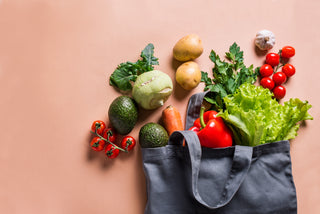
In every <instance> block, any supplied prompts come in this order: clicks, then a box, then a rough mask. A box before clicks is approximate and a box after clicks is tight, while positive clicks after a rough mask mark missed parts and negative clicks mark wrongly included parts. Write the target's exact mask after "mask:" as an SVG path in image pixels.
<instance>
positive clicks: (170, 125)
mask: <svg viewBox="0 0 320 214" xmlns="http://www.w3.org/2000/svg"><path fill="white" fill-rule="evenodd" d="M162 121H163V125H164V127H165V128H166V130H167V132H168V134H169V136H170V135H171V134H172V133H173V132H174V131H182V130H183V129H184V128H183V124H182V120H181V115H180V113H179V111H178V109H177V108H175V107H174V106H172V105H169V106H168V107H167V108H165V109H164V110H163V111H162Z"/></svg>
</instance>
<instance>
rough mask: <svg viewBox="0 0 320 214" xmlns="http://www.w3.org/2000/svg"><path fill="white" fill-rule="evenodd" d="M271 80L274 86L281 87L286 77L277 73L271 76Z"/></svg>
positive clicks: (281, 73)
mask: <svg viewBox="0 0 320 214" xmlns="http://www.w3.org/2000/svg"><path fill="white" fill-rule="evenodd" d="M272 79H273V81H274V83H275V84H276V85H281V84H283V83H285V82H286V80H287V76H286V75H285V74H284V73H283V72H281V71H279V72H277V73H275V74H274V75H273V76H272Z"/></svg>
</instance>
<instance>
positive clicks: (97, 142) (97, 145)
mask: <svg viewBox="0 0 320 214" xmlns="http://www.w3.org/2000/svg"><path fill="white" fill-rule="evenodd" d="M105 144H106V142H105V141H104V140H101V139H100V137H94V138H93V139H92V140H91V143H90V146H91V148H92V149H93V150H94V151H97V152H99V151H102V150H103V148H104V146H105Z"/></svg>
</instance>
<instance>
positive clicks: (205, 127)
mask: <svg viewBox="0 0 320 214" xmlns="http://www.w3.org/2000/svg"><path fill="white" fill-rule="evenodd" d="M204 111H205V108H204V107H201V110H200V117H199V118H198V119H196V120H195V121H194V123H193V127H191V128H190V129H189V130H192V131H194V132H196V133H197V135H198V137H199V140H200V144H201V146H203V147H209V148H222V147H228V146H232V132H231V130H230V129H229V128H228V126H227V125H226V124H225V123H224V122H223V120H222V118H221V117H217V116H216V115H217V112H216V111H206V112H204Z"/></svg>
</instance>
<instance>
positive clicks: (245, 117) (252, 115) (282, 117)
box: [195, 43, 313, 147]
mask: <svg viewBox="0 0 320 214" xmlns="http://www.w3.org/2000/svg"><path fill="white" fill-rule="evenodd" d="M294 55H295V50H294V48H293V47H291V46H285V47H283V48H282V49H281V50H280V51H279V53H278V54H276V53H269V54H267V56H266V64H264V65H263V66H261V67H258V68H256V69H253V66H252V65H251V66H249V67H246V66H245V65H244V63H243V52H242V51H240V47H239V46H238V45H237V44H236V43H234V44H232V45H231V46H230V48H229V52H227V53H226V59H227V60H228V61H229V62H226V61H225V60H221V59H220V57H219V56H218V55H217V54H216V53H215V52H214V51H213V50H212V51H211V54H210V59H211V61H212V62H213V63H214V68H213V69H212V72H213V77H214V78H213V79H211V78H209V77H208V73H206V72H204V71H202V79H201V81H202V82H204V83H205V88H204V90H205V91H209V93H207V95H206V97H205V100H206V101H207V102H209V103H211V104H213V105H212V109H213V110H217V111H219V113H218V114H217V115H216V117H221V118H222V119H223V120H224V122H225V123H226V125H227V126H228V127H229V128H230V129H231V130H232V133H233V143H234V144H240V145H246V146H257V145H260V144H264V143H271V142H275V141H280V140H289V139H293V138H294V137H295V136H296V135H297V131H298V129H299V122H301V121H304V120H312V119H313V118H312V116H311V115H310V114H309V113H308V110H309V109H310V108H311V105H310V104H309V103H308V102H307V101H304V102H303V101H301V100H299V99H298V98H295V99H290V100H289V101H287V102H285V103H284V104H283V105H280V104H279V102H278V100H279V99H282V98H283V97H284V96H285V88H284V87H283V85H282V84H283V83H285V82H286V79H287V77H290V76H292V75H293V74H294V73H295V68H294V67H293V66H292V65H291V64H288V63H285V62H287V61H288V60H289V58H291V57H293V56H294ZM280 62H281V65H280ZM280 67H282V71H283V72H277V69H278V68H280ZM274 70H275V73H274ZM272 74H273V76H272V79H271V78H269V77H268V76H271V75H272ZM258 75H260V76H261V77H263V78H262V79H261V81H260V84H261V86H262V87H261V86H256V85H254V83H255V81H256V79H257V76H258ZM195 123H197V121H195ZM202 128H205V127H204V126H202ZM216 137H217V138H218V137H220V136H219V135H216ZM199 138H200V137H199ZM211 142H212V141H211ZM200 143H201V144H203V145H204V146H206V145H207V143H204V141H203V142H201V141H200ZM211 146H212V145H209V146H207V147H211ZM216 147H220V146H216Z"/></svg>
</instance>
